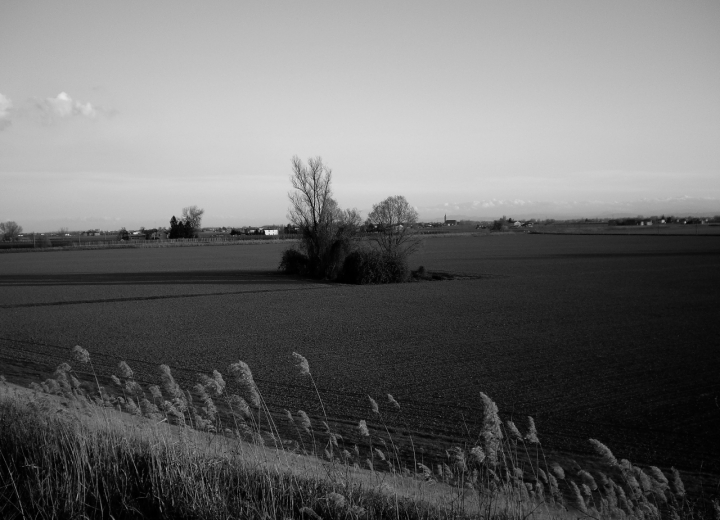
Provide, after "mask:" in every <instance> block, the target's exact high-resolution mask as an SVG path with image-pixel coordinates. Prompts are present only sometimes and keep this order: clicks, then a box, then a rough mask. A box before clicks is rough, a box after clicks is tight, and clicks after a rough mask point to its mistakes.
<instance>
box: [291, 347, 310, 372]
mask: <svg viewBox="0 0 720 520" xmlns="http://www.w3.org/2000/svg"><path fill="white" fill-rule="evenodd" d="M292 355H293V358H294V359H295V364H296V366H297V367H298V368H299V369H300V375H303V376H309V375H310V363H308V360H307V359H305V357H303V356H302V355H300V354H298V353H297V352H293V353H292Z"/></svg>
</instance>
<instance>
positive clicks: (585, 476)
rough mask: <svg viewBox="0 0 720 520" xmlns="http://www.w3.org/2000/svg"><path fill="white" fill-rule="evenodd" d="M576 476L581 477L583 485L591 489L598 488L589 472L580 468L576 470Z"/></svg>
mask: <svg viewBox="0 0 720 520" xmlns="http://www.w3.org/2000/svg"><path fill="white" fill-rule="evenodd" d="M578 476H579V477H580V478H581V479H582V481H583V485H584V486H587V487H588V488H590V489H591V490H592V491H595V490H596V489H597V488H598V486H597V483H596V482H595V479H594V478H593V476H592V475H591V474H590V473H588V472H587V471H585V470H584V469H581V470H580V471H579V472H578ZM586 494H587V493H586Z"/></svg>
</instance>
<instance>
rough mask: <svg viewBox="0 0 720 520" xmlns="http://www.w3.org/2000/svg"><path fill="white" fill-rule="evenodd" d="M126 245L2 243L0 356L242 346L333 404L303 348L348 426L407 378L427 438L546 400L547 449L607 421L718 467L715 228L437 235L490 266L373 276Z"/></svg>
mask: <svg viewBox="0 0 720 520" xmlns="http://www.w3.org/2000/svg"><path fill="white" fill-rule="evenodd" d="M240 249H242V250H248V249H253V250H254V252H255V256H252V255H251V256H239V257H238V256H234V255H233V253H235V252H237V250H240ZM118 253H119V252H118V251H92V252H58V253H43V254H30V255H21V254H17V255H3V256H2V257H0V267H2V273H3V274H2V275H0V286H2V292H1V293H0V357H1V360H0V372H3V371H6V372H7V371H9V370H10V368H11V365H12V366H13V367H16V366H20V365H22V363H21V361H22V360H26V361H32V362H39V363H48V362H49V364H56V363H58V362H60V361H65V360H66V359H67V356H66V354H67V351H68V349H69V348H70V347H71V346H72V345H75V344H81V345H83V346H84V347H86V348H88V349H90V350H91V352H92V353H93V356H94V359H95V360H96V364H97V365H98V367H99V368H100V370H101V372H104V373H106V374H109V373H110V372H111V370H112V369H113V366H114V365H115V364H116V363H117V361H118V360H119V359H125V360H127V361H128V362H129V363H130V364H131V366H132V367H133V369H134V370H136V372H137V373H138V378H139V379H140V380H144V381H147V382H156V381H157V379H156V378H157V375H156V374H157V370H156V367H157V365H158V364H160V363H167V364H169V365H170V366H171V367H172V368H173V371H174V372H175V373H176V374H177V375H178V377H179V379H184V380H186V381H188V382H190V381H193V382H194V377H195V376H194V374H195V373H196V372H200V371H202V372H209V371H211V370H212V369H214V368H217V369H219V370H221V371H223V370H224V369H225V367H227V365H228V364H229V363H231V362H235V361H237V360H238V359H242V360H243V361H246V362H247V363H248V364H249V365H250V367H251V368H252V369H253V373H254V374H255V379H256V381H257V382H258V384H259V385H260V387H261V389H262V391H263V393H264V395H265V396H266V398H267V399H268V401H269V402H270V404H271V406H272V407H273V408H274V409H277V410H282V409H283V408H288V409H291V410H297V409H303V410H305V411H307V412H308V413H310V414H311V415H319V414H320V409H319V405H318V404H317V402H316V399H314V398H313V391H312V389H311V388H310V387H308V384H307V381H306V380H303V379H301V378H300V377H298V376H297V374H296V373H295V371H294V370H293V367H292V362H291V360H290V357H291V353H292V352H293V351H297V352H300V353H302V354H303V355H304V356H306V357H307V358H308V360H309V361H310V364H311V367H312V369H313V374H314V375H315V376H316V377H317V378H318V385H319V387H320V392H321V394H322V396H323V399H324V401H325V404H326V406H327V407H328V412H329V413H330V415H331V416H333V417H337V418H338V419H340V420H342V421H346V422H347V423H348V424H350V423H352V422H355V421H357V419H360V418H369V416H370V412H369V407H368V401H367V397H366V395H367V394H370V395H372V396H373V397H375V398H377V399H378V400H379V401H380V402H381V406H382V397H383V395H384V393H391V394H393V396H395V398H396V399H397V400H398V401H399V402H400V403H401V406H402V407H403V419H402V420H403V421H404V420H407V421H408V423H409V425H410V427H411V429H412V430H414V431H415V432H416V433H417V435H420V436H423V435H424V436H426V437H427V438H429V436H430V435H431V434H433V435H434V436H435V438H436V439H437V438H447V439H451V438H453V437H458V436H464V432H465V429H466V428H467V429H469V430H471V431H472V430H473V428H475V427H476V426H477V420H478V419H479V417H480V413H479V410H480V399H479V392H480V391H483V392H485V393H487V394H488V395H490V396H491V397H492V398H493V399H494V400H495V401H496V402H497V403H498V405H499V407H500V411H501V413H502V414H504V416H505V417H508V418H509V417H510V416H511V415H512V417H513V418H515V419H516V420H518V422H519V423H520V424H524V416H525V415H532V416H533V417H534V418H535V419H536V422H537V424H538V428H539V430H540V432H541V436H542V437H541V440H542V441H543V442H544V443H545V444H546V446H547V447H548V448H549V449H552V448H554V449H560V450H570V451H580V450H584V449H587V446H586V441H587V439H588V438H589V437H594V438H599V439H601V440H603V442H605V443H606V444H608V445H610V446H611V447H612V448H613V450H614V451H615V452H616V454H617V455H618V456H621V457H626V458H629V459H631V460H633V461H634V462H643V461H647V462H649V463H654V464H666V465H671V464H674V465H676V466H681V467H684V468H686V469H691V470H697V469H700V466H701V465H702V469H703V470H709V471H715V472H718V471H720V467H719V466H718V461H720V440H719V439H718V438H717V435H716V432H717V431H720V409H718V405H717V397H718V394H720V380H719V379H718V377H717V374H718V373H720V354H719V351H718V349H717V345H718V343H717V339H716V338H717V337H719V336H718V333H720V314H719V311H718V309H720V294H719V289H718V287H720V273H719V272H718V271H719V270H718V269H717V267H718V265H720V262H719V260H720V240H718V239H717V238H714V237H604V236H602V237H572V236H567V237H566V236H537V235H505V236H477V237H472V236H465V237H445V238H429V239H427V240H426V241H425V245H424V248H423V249H422V250H421V251H420V252H419V253H418V254H417V255H416V257H415V258H414V259H413V264H414V265H420V264H423V265H425V267H427V268H428V269H441V270H446V271H451V272H459V273H471V274H475V275H481V278H480V279H475V280H456V281H446V282H430V283H415V284H405V285H399V286H375V287H367V286H365V287H357V286H343V285H329V284H318V283H308V282H305V281H300V280H294V279H291V278H284V277H278V275H277V274H274V273H268V270H271V269H272V268H273V267H274V265H275V264H276V263H277V259H278V258H279V249H278V248H277V247H276V245H275V244H270V245H267V246H254V247H253V248H211V247H208V248H196V249H193V248H183V249H175V250H174V249H170V250H135V251H125V250H123V251H121V252H120V253H122V256H120V257H118V256H117V255H118ZM243 253H244V252H243ZM85 255H88V256H87V257H86V256H85ZM133 255H135V256H133ZM22 257H33V258H32V259H30V260H29V261H28V263H23V262H18V261H17V259H22ZM43 257H45V258H43ZM70 257H72V259H70ZM183 271H186V272H188V273H195V274H194V275H192V276H188V279H189V283H186V281H187V280H183V279H182V273H183ZM83 273H88V274H87V275H85V274H83ZM138 273H144V274H142V275H139V274H138ZM153 273H154V274H153ZM167 273H169V274H167ZM40 275H43V276H47V277H49V278H46V279H44V281H43V279H42V276H40ZM21 276H24V277H26V278H24V279H21V278H20V277H21ZM93 277H95V278H93ZM52 280H56V281H58V282H57V283H60V284H63V285H58V284H54V282H53V281H52ZM119 280H120V281H121V283H119V282H118V281H119ZM199 280H201V281H199ZM205 282H207V283H205ZM204 291H207V292H206V293H205V294H203V292H204ZM73 301H76V302H81V301H82V302H85V303H71V302H73ZM28 304H40V305H34V306H30V305H28ZM3 364H4V365H5V369H6V370H3V366H2V365H3ZM25 367H26V368H25V369H26V370H30V368H29V367H30V365H25ZM13 370H15V369H14V368H13ZM21 370H22V368H21ZM388 417H389V419H390V420H391V422H394V423H395V424H398V425H400V424H404V423H403V422H402V421H401V418H400V417H397V416H394V415H392V414H390V415H389V416H388ZM428 442H429V441H428ZM430 448H431V447H430V446H429V445H428V449H430Z"/></svg>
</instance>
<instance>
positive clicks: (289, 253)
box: [278, 247, 309, 276]
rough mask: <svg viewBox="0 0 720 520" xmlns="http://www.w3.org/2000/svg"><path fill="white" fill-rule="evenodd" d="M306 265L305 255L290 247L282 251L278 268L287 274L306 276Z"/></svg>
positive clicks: (306, 258) (307, 261) (307, 263)
mask: <svg viewBox="0 0 720 520" xmlns="http://www.w3.org/2000/svg"><path fill="white" fill-rule="evenodd" d="M308 265H309V260H308V257H307V255H306V254H304V253H301V252H300V251H298V250H297V249H294V248H292V247H291V248H289V249H286V250H285V251H283V253H282V258H281V259H280V267H279V268H278V269H280V270H281V271H282V272H284V273H287V274H299V275H301V276H306V275H307V274H308Z"/></svg>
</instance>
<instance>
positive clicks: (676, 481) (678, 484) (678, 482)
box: [670, 467, 685, 498]
mask: <svg viewBox="0 0 720 520" xmlns="http://www.w3.org/2000/svg"><path fill="white" fill-rule="evenodd" d="M670 471H671V472H672V487H673V492H674V493H675V496H676V497H678V498H682V497H684V496H685V484H683V481H682V479H681V478H680V472H679V471H678V470H676V469H675V468H674V467H673V468H670Z"/></svg>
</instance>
